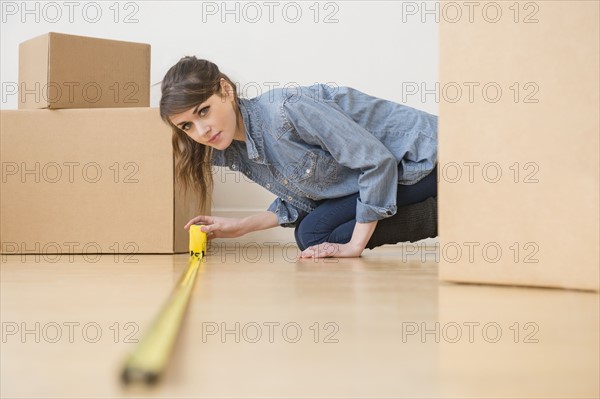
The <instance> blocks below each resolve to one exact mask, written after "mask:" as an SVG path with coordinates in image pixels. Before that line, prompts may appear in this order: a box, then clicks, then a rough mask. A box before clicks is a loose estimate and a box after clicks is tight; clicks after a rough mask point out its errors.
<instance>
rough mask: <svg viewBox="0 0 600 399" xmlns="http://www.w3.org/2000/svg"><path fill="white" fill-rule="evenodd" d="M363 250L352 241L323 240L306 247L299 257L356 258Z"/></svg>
mask: <svg viewBox="0 0 600 399" xmlns="http://www.w3.org/2000/svg"><path fill="white" fill-rule="evenodd" d="M363 251H364V247H362V248H361V247H360V246H357V245H355V244H353V243H352V242H349V243H347V244H335V243H330V242H324V243H321V244H318V245H313V246H311V247H308V248H306V249H305V250H304V251H302V253H301V254H300V257H299V259H304V258H330V257H331V258H357V257H359V256H360V255H361V254H362V252H363Z"/></svg>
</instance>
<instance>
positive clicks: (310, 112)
mask: <svg viewBox="0 0 600 399" xmlns="http://www.w3.org/2000/svg"><path fill="white" fill-rule="evenodd" d="M238 104H239V107H240V112H241V115H242V118H243V121H244V125H245V130H246V141H245V142H243V141H237V140H234V141H232V143H231V145H230V146H229V147H227V148H226V149H225V150H222V151H221V150H216V149H213V157H212V164H213V165H216V166H227V167H228V168H229V169H231V170H236V171H239V172H241V173H242V174H244V175H245V176H247V177H248V178H249V179H251V180H252V181H254V182H256V183H258V184H260V185H261V186H263V187H264V188H266V189H267V190H269V191H270V192H271V193H273V194H275V195H276V196H277V199H276V200H275V201H274V202H273V203H272V204H271V205H270V206H269V207H268V209H267V210H268V211H271V212H274V213H275V214H276V215H277V219H278V222H279V225H281V226H283V227H294V226H295V225H296V223H298V222H299V221H300V220H301V219H302V218H303V217H304V216H306V215H307V214H308V213H309V212H311V211H313V210H314V209H315V208H316V207H317V206H318V205H319V204H320V203H321V202H322V201H323V200H325V199H330V198H337V197H342V196H346V195H349V194H353V193H357V192H358V193H359V197H360V198H359V199H358V200H357V204H356V221H357V222H359V223H366V222H372V221H375V220H381V219H384V218H387V217H390V216H392V215H394V214H395V213H396V192H397V184H405V185H410V184H414V183H416V182H418V181H419V180H421V179H422V178H424V177H425V176H427V175H428V174H429V173H430V172H431V170H432V169H433V168H434V166H435V164H436V162H437V116H435V115H431V114H429V113H427V112H424V111H420V110H417V109H414V108H411V107H408V106H405V105H401V104H398V103H394V102H392V101H388V100H383V99H380V98H377V97H373V96H370V95H368V94H365V93H363V92H360V91H358V90H356V89H353V88H351V87H331V86H328V85H325V84H314V85H312V86H301V87H296V88H276V89H272V90H270V91H267V92H265V93H262V94H261V95H259V96H257V97H255V98H252V99H244V98H239V99H238Z"/></svg>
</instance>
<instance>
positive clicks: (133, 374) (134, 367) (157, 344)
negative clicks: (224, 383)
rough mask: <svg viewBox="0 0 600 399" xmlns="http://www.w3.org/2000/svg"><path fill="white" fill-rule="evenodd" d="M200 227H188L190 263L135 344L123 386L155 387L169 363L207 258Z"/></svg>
mask: <svg viewBox="0 0 600 399" xmlns="http://www.w3.org/2000/svg"><path fill="white" fill-rule="evenodd" d="M200 227H201V225H196V224H194V225H191V226H190V260H189V263H188V267H187V270H185V271H184V272H183V274H182V275H181V277H180V278H179V281H178V283H177V285H175V288H174V289H173V291H172V293H171V296H170V297H169V299H168V300H167V302H166V303H165V304H164V305H163V307H162V309H161V311H160V313H159V314H158V316H157V317H156V318H155V319H154V322H153V323H152V326H151V327H150V329H149V330H148V331H147V332H146V335H144V337H143V338H142V339H141V341H140V342H139V343H138V344H137V346H136V348H135V350H134V352H133V353H132V354H131V355H130V356H129V358H128V359H127V361H126V362H125V366H124V368H123V371H122V373H121V380H122V381H123V383H125V384H130V383H137V382H141V383H144V384H148V385H151V384H154V383H156V382H157V381H158V380H159V378H160V376H161V375H162V374H163V372H164V370H165V368H166V366H167V363H168V361H169V358H170V355H171V351H172V349H173V345H174V344H175V340H176V338H177V335H178V333H179V329H180V326H181V321H182V320H183V317H184V315H185V311H186V309H187V305H188V302H189V299H190V296H191V293H192V289H193V287H194V282H195V281H196V275H197V274H198V269H199V268H200V262H201V261H202V258H203V257H204V256H205V255H206V233H204V232H202V231H201V230H200Z"/></svg>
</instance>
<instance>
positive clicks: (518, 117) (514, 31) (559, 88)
mask: <svg viewBox="0 0 600 399" xmlns="http://www.w3.org/2000/svg"><path fill="white" fill-rule="evenodd" d="M450 3H451V2H448V1H442V2H441V4H440V7H441V9H442V10H444V7H446V6H448V5H450ZM455 6H456V3H454V4H452V7H455ZM498 7H501V9H500V10H499V12H498ZM599 7H600V3H598V2H597V1H544V2H534V3H531V2H529V3H527V4H526V3H524V2H483V3H481V4H480V7H479V8H476V11H477V12H476V13H475V14H473V16H472V18H473V19H474V20H473V21H470V20H469V15H468V14H463V15H462V18H461V19H460V20H459V21H458V22H457V21H452V20H451V19H450V17H449V15H452V16H455V15H456V14H450V13H449V12H448V13H446V15H447V17H446V18H442V20H441V25H440V49H441V58H440V65H441V70H440V76H441V85H440V86H441V87H442V88H447V90H446V95H445V96H444V97H443V101H442V103H441V104H440V132H439V133H440V134H439V137H440V143H439V146H440V157H439V158H440V167H439V169H440V176H439V179H440V184H439V200H440V204H439V239H440V255H441V256H440V274H439V276H440V279H441V280H445V281H455V282H466V283H489V284H507V285H521V286H540V287H560V288H572V289H582V290H595V291H597V290H598V289H599V268H600V267H599V265H600V259H599V241H600V240H599V198H598V192H599V184H598V182H599V166H600V165H599V160H598V148H599V132H600V126H599V120H600V119H599V110H600V103H599V97H598V91H599V87H600V82H599V75H600V74H599V72H598V71H599V70H600V65H599V62H598V58H599V54H598V48H599V38H600V33H599V29H598V24H599ZM484 12H485V14H483V13H484ZM453 18H454V17H453ZM454 19H455V18H454ZM457 85H458V87H460V88H462V96H461V97H457V95H456V93H457V90H456V86H457ZM471 88H473V91H472V94H471V96H470V93H469V91H470V89H471Z"/></svg>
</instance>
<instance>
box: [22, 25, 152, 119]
mask: <svg viewBox="0 0 600 399" xmlns="http://www.w3.org/2000/svg"><path fill="white" fill-rule="evenodd" d="M149 105H150V45H149V44H144V43H133V42H125V41H118V40H107V39H99V38H93V37H86V36H76V35H67V34H62V33H54V32H51V33H47V34H44V35H41V36H38V37H35V38H33V39H30V40H27V41H25V42H23V43H21V44H20V45H19V106H18V107H19V109H31V108H52V109H58V108H115V107H148V106H149Z"/></svg>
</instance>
